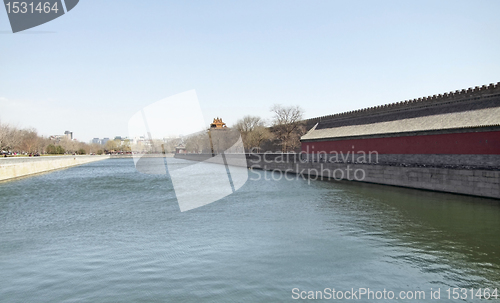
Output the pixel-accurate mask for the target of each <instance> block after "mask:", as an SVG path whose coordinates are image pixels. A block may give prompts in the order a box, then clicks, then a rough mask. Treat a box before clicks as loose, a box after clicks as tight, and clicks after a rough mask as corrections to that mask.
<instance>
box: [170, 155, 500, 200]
mask: <svg viewBox="0 0 500 303" xmlns="http://www.w3.org/2000/svg"><path fill="white" fill-rule="evenodd" d="M175 157H176V158H180V159H186V160H192V161H208V162H214V160H213V158H211V155H205V154H177V155H175ZM237 157H241V155H231V154H226V159H227V161H226V162H227V163H228V164H229V165H231V163H232V162H233V161H231V159H232V158H237ZM246 160H247V167H249V168H252V169H262V170H266V171H274V172H275V173H279V174H282V173H292V174H301V175H304V176H309V178H310V179H312V180H328V179H334V180H350V181H359V182H368V183H376V184H383V185H392V186H401V187H408V188H416V189H424V190H432V191H440V192H448V193H455V194H464V195H472V196H479V197H488V198H496V199H500V171H499V170H498V169H493V170H492V169H478V168H474V169H464V168H444V167H439V166H438V167H433V166H426V167H419V166H410V167H405V166H395V165H384V164H373V163H371V164H360V163H331V162H327V161H324V162H321V161H318V160H307V161H304V160H301V159H300V155H299V154H247V155H246ZM219 162H220V161H219ZM220 164H223V163H220Z"/></svg>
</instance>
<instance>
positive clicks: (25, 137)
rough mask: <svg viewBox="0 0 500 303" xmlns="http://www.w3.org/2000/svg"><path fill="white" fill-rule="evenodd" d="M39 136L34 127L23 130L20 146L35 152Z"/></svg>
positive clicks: (28, 151)
mask: <svg viewBox="0 0 500 303" xmlns="http://www.w3.org/2000/svg"><path fill="white" fill-rule="evenodd" d="M38 141H39V137H38V134H37V132H36V130H35V129H34V128H30V129H24V130H22V131H21V142H20V148H21V149H22V150H23V151H24V152H27V153H30V154H32V153H35V152H36V149H37V147H38Z"/></svg>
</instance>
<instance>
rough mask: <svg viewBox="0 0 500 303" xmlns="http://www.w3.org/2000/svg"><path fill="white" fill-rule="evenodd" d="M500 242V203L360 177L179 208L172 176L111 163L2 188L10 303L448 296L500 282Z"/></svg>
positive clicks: (279, 185) (258, 187)
mask: <svg viewBox="0 0 500 303" xmlns="http://www.w3.org/2000/svg"><path fill="white" fill-rule="evenodd" d="M179 161H180V160H179ZM180 163H181V164H182V163H183V162H182V161H180ZM255 173H259V174H264V172H259V171H254V172H253V173H252V175H251V176H252V177H253V178H254V179H255V177H256V175H255ZM267 174H268V177H269V176H270V175H269V172H267ZM499 235H500V203H499V201H495V200H488V199H479V198H472V197H464V196H457V195H448V194H440V193H432V192H425V191H417V190H409V189H400V188H394V187H385V186H375V185H368V184H364V185H363V184H359V183H356V184H352V183H348V182H328V181H316V182H311V183H310V184H308V182H307V181H304V180H300V179H299V180H294V181H286V180H281V181H265V180H263V179H261V180H259V181H251V180H249V181H248V182H247V183H246V184H245V185H244V186H243V187H242V188H241V189H240V190H239V191H237V192H236V193H235V194H233V195H231V196H228V197H226V198H224V199H222V200H219V201H217V202H215V203H212V204H209V205H206V206H204V207H201V208H197V209H194V210H191V211H188V212H183V213H181V212H180V211H179V207H178V205H177V201H176V198H175V193H174V191H173V189H172V186H171V183H169V180H168V178H167V177H166V176H153V175H143V174H140V173H137V172H136V170H135V168H134V166H133V161H132V160H131V159H110V160H105V161H101V162H96V163H91V164H87V165H83V166H79V167H75V168H71V169H66V170H61V171H56V172H53V173H49V174H43V175H38V176H35V177H31V178H25V179H21V180H17V181H11V182H4V183H0V301H1V302H283V301H295V300H292V289H293V288H298V289H300V291H303V290H307V291H309V290H313V291H316V290H323V289H324V288H327V287H328V288H335V289H337V290H350V289H351V288H370V289H371V290H383V289H384V288H385V289H387V290H392V291H395V292H396V291H398V292H399V291H401V290H405V291H407V290H410V291H411V290H424V291H425V292H426V299H429V292H430V289H431V288H433V289H434V290H435V289H437V288H441V289H442V290H441V299H442V300H441V301H443V302H444V301H448V300H447V299H446V298H445V294H446V292H445V289H447V288H449V287H467V288H471V287H474V288H485V287H489V288H495V287H496V288H500V236H499ZM359 301H365V302H366V301H368V300H366V299H363V300H359ZM369 301H371V300H369ZM382 301H384V300H382ZM421 301H422V300H420V302H421ZM426 301H428V300H426ZM466 301H470V300H466ZM473 301H478V300H473ZM495 301H496V300H495ZM454 302H457V301H456V300H454Z"/></svg>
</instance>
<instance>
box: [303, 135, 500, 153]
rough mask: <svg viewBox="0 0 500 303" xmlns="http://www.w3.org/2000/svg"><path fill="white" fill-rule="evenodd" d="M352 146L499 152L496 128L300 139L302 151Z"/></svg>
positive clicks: (410, 150)
mask: <svg viewBox="0 0 500 303" xmlns="http://www.w3.org/2000/svg"><path fill="white" fill-rule="evenodd" d="M353 146H354V148H353ZM353 150H354V151H355V152H358V151H364V152H365V153H368V152H369V151H377V152H378V153H379V154H474V155H500V131H490V132H468V133H453V134H438V135H419V136H401V137H386V138H366V139H345V140H338V141H314V142H311V141H309V142H302V151H303V152H305V153H308V154H312V153H313V152H314V153H318V152H326V153H330V152H333V151H336V152H337V153H340V152H343V153H347V152H348V151H350V152H352V151H353Z"/></svg>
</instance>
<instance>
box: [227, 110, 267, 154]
mask: <svg viewBox="0 0 500 303" xmlns="http://www.w3.org/2000/svg"><path fill="white" fill-rule="evenodd" d="M235 128H236V129H237V130H238V131H239V132H240V133H241V137H242V138H243V143H244V145H245V149H246V150H252V148H257V149H259V150H260V147H261V145H262V143H263V142H264V141H265V140H269V139H270V138H271V137H272V135H271V132H270V131H269V128H267V127H266V123H265V121H264V120H262V118H261V117H257V116H245V117H243V118H242V119H240V120H238V121H237V122H236V125H235Z"/></svg>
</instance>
